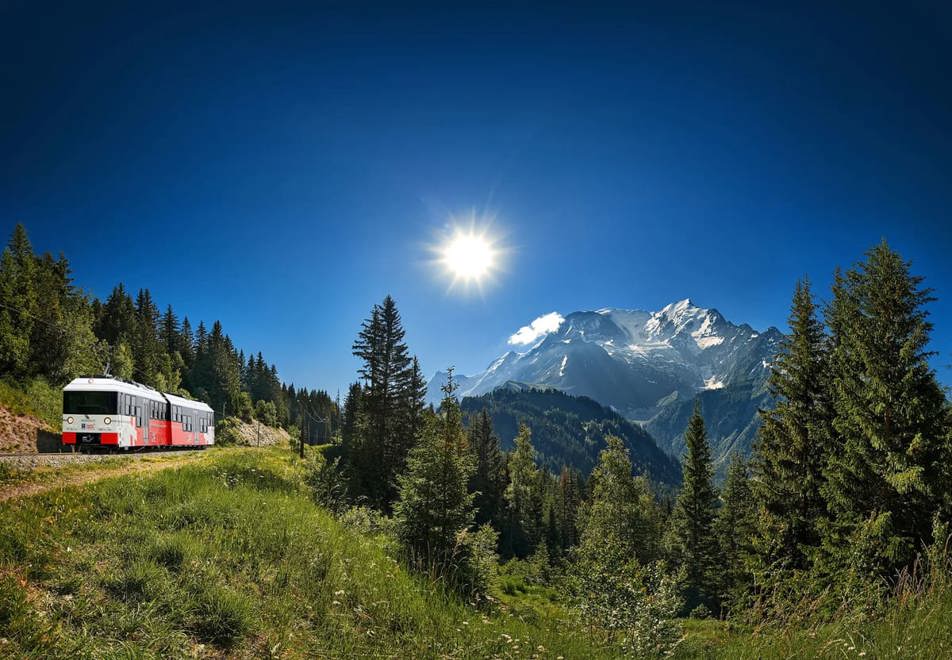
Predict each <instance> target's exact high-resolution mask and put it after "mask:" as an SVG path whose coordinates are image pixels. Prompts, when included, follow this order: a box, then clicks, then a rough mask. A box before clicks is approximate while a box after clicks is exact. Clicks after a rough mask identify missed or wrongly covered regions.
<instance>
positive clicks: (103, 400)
mask: <svg viewBox="0 0 952 660" xmlns="http://www.w3.org/2000/svg"><path fill="white" fill-rule="evenodd" d="M117 399H118V394H117V393H116V392H63V413H64V414H70V413H72V414H79V415H115V414H116V412H117V410H118V408H117V406H116V403H117Z"/></svg>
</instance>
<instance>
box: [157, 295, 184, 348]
mask: <svg viewBox="0 0 952 660" xmlns="http://www.w3.org/2000/svg"><path fill="white" fill-rule="evenodd" d="M159 341H160V342H161V343H162V347H163V348H164V349H165V352H166V353H168V354H169V355H173V354H174V353H176V352H177V351H178V350H179V346H180V343H181V340H180V338H179V322H178V318H177V317H176V316H175V312H173V311H172V306H171V305H169V306H168V307H166V308H165V314H163V315H162V324H161V326H160V330H159Z"/></svg>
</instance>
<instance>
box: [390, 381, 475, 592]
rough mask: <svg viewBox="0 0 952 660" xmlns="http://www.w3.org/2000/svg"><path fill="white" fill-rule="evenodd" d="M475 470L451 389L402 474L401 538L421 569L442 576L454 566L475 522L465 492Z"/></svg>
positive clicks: (398, 521) (397, 513) (398, 506)
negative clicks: (463, 535)
mask: <svg viewBox="0 0 952 660" xmlns="http://www.w3.org/2000/svg"><path fill="white" fill-rule="evenodd" d="M472 471H473V464H472V458H471V454H470V451H469V448H468V443H467V440H466V433H465V431H464V429H463V422H462V414H461V412H460V409H459V403H458V402H457V401H456V397H455V396H454V395H453V390H452V387H449V388H447V389H446V390H444V397H443V402H442V405H441V406H440V414H439V415H432V416H429V417H428V419H427V420H426V422H425V426H424V430H423V433H422V434H421V437H420V441H419V443H418V444H417V445H416V446H415V447H414V448H413V449H412V450H411V451H410V454H409V456H408V458H407V468H406V471H405V472H404V473H403V474H401V475H400V476H399V478H398V482H399V486H400V490H399V498H398V499H397V502H396V504H395V506H394V520H395V522H396V527H397V536H398V538H399V539H400V542H401V544H402V545H403V547H404V549H405V551H406V552H407V554H408V556H409V557H410V560H411V562H412V563H413V564H415V565H416V566H417V567H418V568H421V569H429V570H431V571H435V572H436V573H437V574H442V573H444V572H445V571H446V570H447V569H449V567H450V566H451V565H452V564H453V560H454V552H455V549H456V547H457V537H458V535H459V534H460V533H461V532H463V531H464V530H466V529H468V528H469V527H470V526H471V525H472V524H473V504H472V502H473V496H472V494H470V493H469V492H468V490H467V484H468V482H469V479H470V475H471V474H472Z"/></svg>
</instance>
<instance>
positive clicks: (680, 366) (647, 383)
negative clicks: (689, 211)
mask: <svg viewBox="0 0 952 660" xmlns="http://www.w3.org/2000/svg"><path fill="white" fill-rule="evenodd" d="M542 319H545V320H546V323H544V324H542V323H537V322H533V324H530V325H529V326H526V327H524V328H522V329H521V330H520V331H519V332H517V333H516V334H514V335H513V337H512V338H511V339H510V343H513V344H517V343H519V342H524V341H526V340H531V341H532V343H531V344H529V345H527V346H526V348H525V349H524V350H522V351H517V350H512V351H509V352H507V353H505V354H504V355H501V356H500V357H499V358H497V359H496V360H494V361H493V362H492V363H491V364H490V365H489V366H488V367H487V369H486V370H485V371H484V372H482V373H478V374H474V375H471V376H466V377H457V381H458V384H459V394H460V396H475V395H480V394H484V393H486V392H490V391H492V390H493V389H494V388H496V387H498V386H500V385H502V384H504V383H506V382H508V381H517V382H521V383H529V384H535V385H545V386H550V387H555V388H557V389H560V390H563V391H565V392H567V393H569V394H575V395H585V396H589V397H591V398H593V399H595V400H596V401H599V402H601V403H603V404H606V405H610V406H612V407H613V408H615V409H616V410H618V411H619V412H620V413H621V414H623V415H624V416H625V417H627V418H629V419H631V420H635V421H639V422H641V423H643V424H644V425H645V427H646V428H647V429H648V431H649V432H650V433H651V434H652V435H653V436H654V437H655V438H656V439H657V440H658V442H659V444H660V445H661V446H662V447H663V448H666V449H668V450H669V451H671V452H672V453H674V454H676V455H680V453H681V452H682V450H683V446H682V442H681V439H680V438H681V435H682V434H683V431H684V425H686V423H687V418H688V415H689V413H690V408H691V406H693V403H694V401H695V399H696V398H698V397H699V396H700V398H701V402H702V408H703V409H704V413H705V420H706V422H707V423H708V427H709V430H710V435H711V440H712V446H713V447H714V448H715V455H717V454H725V455H726V453H728V452H730V451H731V450H732V449H734V448H737V449H740V450H742V451H745V452H747V451H749V449H750V444H751V442H752V440H753V435H754V432H755V431H756V426H757V419H756V417H757V407H758V406H759V405H760V404H762V403H763V402H764V401H765V398H766V396H767V394H766V387H765V384H766V379H767V376H768V375H769V372H770V363H771V361H772V359H773V357H774V355H776V353H777V350H778V348H779V342H780V341H781V339H782V338H783V335H782V334H781V333H780V332H779V331H778V330H776V329H775V328H769V329H768V330H766V331H764V332H758V331H756V330H754V329H753V328H751V327H750V326H749V325H746V324H742V325H735V324H733V323H731V322H730V321H728V320H727V319H725V318H724V317H723V316H722V315H721V314H720V312H718V311H717V310H716V309H704V308H701V307H698V306H696V305H694V304H693V303H692V302H691V301H690V300H681V301H679V302H676V303H672V304H670V305H667V306H665V307H664V308H662V309H661V310H659V311H656V312H650V311H642V310H627V309H614V308H606V309H599V310H596V311H584V312H574V313H572V314H569V315H567V316H565V317H564V318H563V317H561V316H559V315H557V314H555V315H553V314H549V315H546V316H545V317H540V319H537V321H541V320H542ZM553 319H554V321H553ZM445 379H446V375H445V374H444V373H437V374H436V376H434V378H433V380H431V382H430V397H431V399H433V400H438V399H439V395H440V389H439V388H440V385H442V384H443V383H444V382H445Z"/></svg>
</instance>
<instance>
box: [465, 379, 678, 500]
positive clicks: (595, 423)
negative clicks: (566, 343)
mask: <svg viewBox="0 0 952 660" xmlns="http://www.w3.org/2000/svg"><path fill="white" fill-rule="evenodd" d="M462 406H463V410H464V412H467V413H469V414H474V413H476V412H479V411H481V410H483V409H486V410H488V411H489V414H490V416H491V417H492V421H493V427H494V429H495V431H496V433H497V434H498V435H499V437H500V438H501V439H502V446H503V448H505V449H509V448H512V446H513V439H514V438H515V437H516V433H517V432H518V429H519V425H520V424H523V423H524V424H526V425H527V426H528V427H529V429H530V430H531V431H532V435H533V438H535V441H534V444H535V445H536V450H537V452H538V458H539V464H540V465H541V466H542V467H543V468H545V469H546V470H548V471H550V472H554V473H556V474H558V472H559V471H560V470H561V468H562V466H563V465H571V466H573V467H575V468H576V469H578V470H579V471H581V472H582V474H588V473H589V472H591V470H592V468H594V467H595V464H596V462H597V461H598V454H599V452H600V451H601V450H602V449H604V448H605V446H606V438H607V437H608V436H610V435H611V436H615V437H618V438H621V439H622V441H623V442H624V444H625V446H626V447H627V448H628V452H629V454H630V456H631V461H632V463H633V466H634V470H635V472H636V473H638V474H644V475H647V476H648V478H649V479H651V480H652V481H653V482H656V483H663V484H668V485H672V486H674V485H677V484H678V483H679V481H680V478H681V475H680V467H679V465H678V461H677V460H676V459H674V458H672V457H670V456H668V455H667V454H665V453H664V452H663V451H661V450H660V449H658V446H657V445H656V444H655V442H654V440H653V439H652V438H651V436H649V435H648V433H647V432H645V431H644V430H643V429H642V428H641V427H640V426H637V425H636V424H633V423H631V422H629V421H628V420H626V419H624V418H623V417H622V416H621V415H619V414H618V413H616V412H614V411H613V410H611V409H609V408H606V407H604V406H602V405H600V404H598V403H596V402H595V401H593V400H592V399H589V398H587V397H575V396H569V395H567V394H564V393H562V392H559V391H558V390H553V389H538V388H529V387H524V386H513V387H505V388H498V389H496V390H495V391H493V392H491V393H489V394H485V395H483V396H480V397H467V398H465V399H463V403H462Z"/></svg>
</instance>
